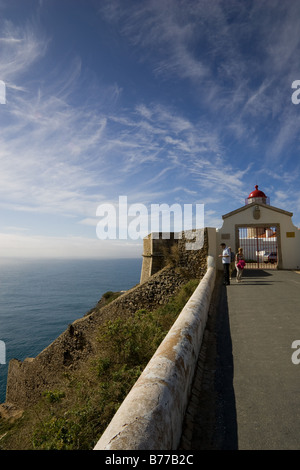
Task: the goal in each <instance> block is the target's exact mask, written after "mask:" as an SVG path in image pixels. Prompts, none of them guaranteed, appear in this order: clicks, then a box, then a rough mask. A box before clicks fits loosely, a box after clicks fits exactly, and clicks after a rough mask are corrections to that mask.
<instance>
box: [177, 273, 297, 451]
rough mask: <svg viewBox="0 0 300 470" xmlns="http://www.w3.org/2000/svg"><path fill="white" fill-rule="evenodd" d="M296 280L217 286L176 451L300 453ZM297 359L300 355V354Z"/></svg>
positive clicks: (260, 276)
mask: <svg viewBox="0 0 300 470" xmlns="http://www.w3.org/2000/svg"><path fill="white" fill-rule="evenodd" d="M294 340H300V274H298V273H296V272H292V271H277V270H274V271H272V270H269V271H268V270H264V271H258V270H253V271H250V270H248V271H245V273H244V278H243V282H242V283H240V284H237V283H236V280H235V279H233V280H232V282H231V285H230V286H227V287H225V286H223V285H222V284H221V283H220V279H219V282H217V286H216V289H215V292H214V297H213V302H212V306H211V312H210V315H209V320H208V325H207V331H206V335H205V341H204V344H203V348H202V351H201V353H200V357H199V363H198V369H197V374H196V378H195V380H196V382H195V386H194V387H193V393H192V398H191V403H190V407H189V409H188V412H187V415H186V420H185V427H184V433H183V437H182V442H181V446H180V447H181V448H182V449H192V450H202V449H240V450H248V449H250V450H260V449H265V450H271V449H276V450H279V449H283V450H288V449H295V450H300V364H299V365H296V364H293V362H292V354H293V352H295V349H292V343H293V341H294ZM299 357H300V354H299Z"/></svg>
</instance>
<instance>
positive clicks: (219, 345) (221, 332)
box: [213, 286, 238, 450]
mask: <svg viewBox="0 0 300 470" xmlns="http://www.w3.org/2000/svg"><path fill="white" fill-rule="evenodd" d="M215 335H216V372H215V393H216V410H215V417H216V420H215V429H214V436H213V440H214V446H215V448H216V449H220V450H234V449H238V438H237V416H236V406H235V394H234V388H233V376H234V366H233V355H232V341H231V333H230V323H229V313H228V302H227V292H226V288H225V287H224V286H221V289H220V296H219V304H218V308H217V312H216V328H215Z"/></svg>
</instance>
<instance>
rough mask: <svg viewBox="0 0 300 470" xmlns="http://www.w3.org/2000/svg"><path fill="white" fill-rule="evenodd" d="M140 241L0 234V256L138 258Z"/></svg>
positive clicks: (140, 249)
mask: <svg viewBox="0 0 300 470" xmlns="http://www.w3.org/2000/svg"><path fill="white" fill-rule="evenodd" d="M141 255H142V242H140V241H138V242H135V243H132V242H127V241H126V240H125V241H120V240H98V239H96V238H95V239H87V238H84V237H43V236H29V235H28V236H25V235H20V234H16V233H0V257H1V258H9V257H17V258H66V259H78V258H92V259H98V258H138V257H140V256H141Z"/></svg>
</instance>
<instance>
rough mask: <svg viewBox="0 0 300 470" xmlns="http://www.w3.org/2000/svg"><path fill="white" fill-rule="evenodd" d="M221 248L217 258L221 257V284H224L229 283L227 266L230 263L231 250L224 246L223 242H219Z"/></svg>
mask: <svg viewBox="0 0 300 470" xmlns="http://www.w3.org/2000/svg"><path fill="white" fill-rule="evenodd" d="M220 246H221V248H222V254H221V255H219V258H222V264H223V268H224V282H223V284H224V285H226V286H229V285H230V280H229V266H230V263H231V252H230V248H229V247H227V246H226V244H225V243H221V245H220Z"/></svg>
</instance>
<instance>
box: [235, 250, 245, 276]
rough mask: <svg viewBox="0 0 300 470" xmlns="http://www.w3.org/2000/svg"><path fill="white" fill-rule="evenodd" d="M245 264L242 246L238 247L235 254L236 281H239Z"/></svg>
mask: <svg viewBox="0 0 300 470" xmlns="http://www.w3.org/2000/svg"><path fill="white" fill-rule="evenodd" d="M245 265H246V263H245V258H244V254H243V248H239V249H238V252H237V254H236V255H235V267H236V282H241V280H242V275H243V271H244V268H245Z"/></svg>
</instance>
